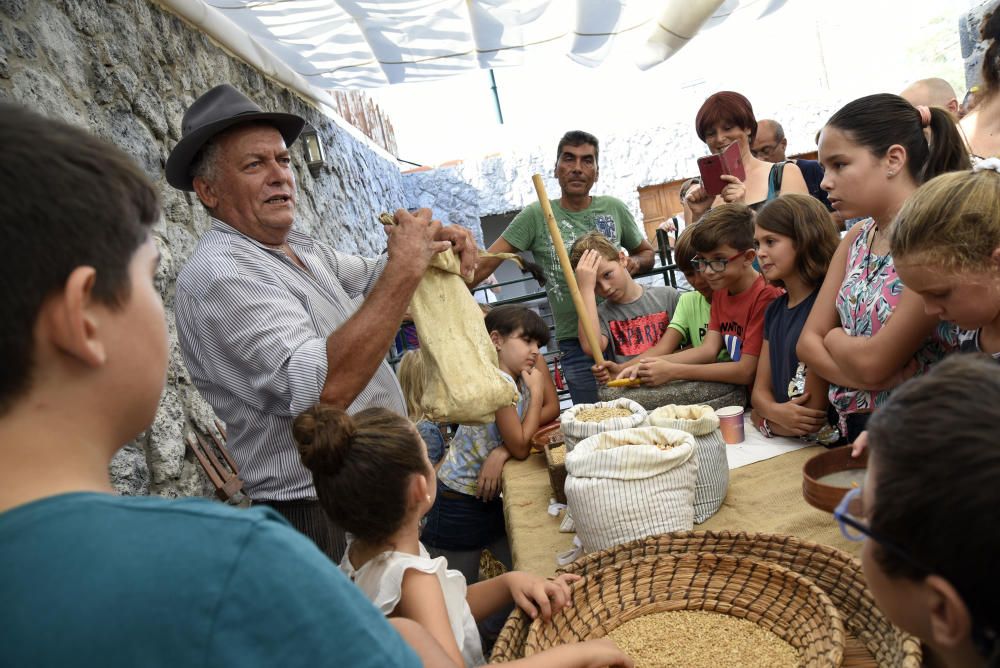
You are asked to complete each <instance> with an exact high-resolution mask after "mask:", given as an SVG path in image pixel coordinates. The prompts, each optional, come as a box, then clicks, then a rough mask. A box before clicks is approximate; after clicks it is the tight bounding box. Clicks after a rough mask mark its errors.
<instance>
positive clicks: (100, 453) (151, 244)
mask: <svg viewBox="0 0 1000 668" xmlns="http://www.w3.org/2000/svg"><path fill="white" fill-rule="evenodd" d="M0 145H2V146H3V147H4V158H5V160H4V161H3V162H2V163H0V189H2V191H3V192H2V194H3V199H4V201H5V204H4V206H3V208H2V209H0V226H2V229H3V230H4V233H5V235H6V237H7V242H8V245H9V246H10V248H16V249H17V251H16V252H13V253H8V254H7V257H6V258H5V261H4V262H2V263H0V284H2V285H5V286H15V285H16V286H17V289H16V290H13V289H12V290H5V291H4V294H3V296H2V297H0V322H3V328H4V332H3V346H2V347H0V356H2V357H0V368H3V370H4V372H3V374H2V378H0V546H2V548H0V592H3V594H2V600H3V603H2V605H0V647H3V656H4V662H5V664H9V665H12V666H56V665H95V666H112V667H114V666H171V667H172V666H206V667H208V666H235V665H240V666H296V665H297V666H316V665H351V666H355V665H362V666H372V667H375V666H419V665H420V659H419V658H418V656H417V655H416V654H414V652H413V651H412V650H411V649H410V648H409V647H408V646H407V645H406V643H404V642H403V640H402V638H401V637H400V635H399V634H398V633H396V632H395V631H394V630H393V629H392V628H391V627H390V624H389V623H388V622H386V620H385V619H384V618H383V617H382V615H381V614H380V613H379V612H378V611H377V610H376V609H375V608H374V607H373V606H372V605H371V604H370V603H369V602H368V601H367V600H365V598H364V597H363V595H362V594H361V592H360V591H358V590H357V589H356V588H355V587H354V586H353V585H352V584H351V583H350V582H349V581H348V580H347V579H346V578H345V577H344V576H343V575H342V574H341V573H340V571H339V570H338V569H337V567H336V566H335V565H334V564H333V563H331V562H330V560H329V559H327V558H326V556H324V555H323V554H322V553H321V552H320V551H319V550H318V549H317V548H316V547H315V546H314V545H313V544H312V543H311V542H310V541H309V539H307V538H306V537H305V536H303V535H301V534H299V533H298V532H296V531H294V530H293V529H292V528H291V527H290V526H289V525H288V524H287V523H286V522H285V521H284V520H283V519H282V518H281V517H280V516H279V515H278V514H277V513H276V512H274V511H272V510H270V509H266V508H263V509H256V508H255V509H250V510H238V509H235V508H231V507H228V506H225V505H223V504H220V503H215V502H210V501H207V500H205V499H186V500H180V501H178V500H168V499H164V498H160V497H142V498H136V497H131V498H130V497H121V496H117V495H115V493H114V489H113V488H112V485H111V480H110V476H109V472H108V466H109V464H110V462H111V459H112V457H113V456H114V454H115V452H116V451H117V450H118V449H119V448H120V447H121V445H122V444H124V443H128V442H129V441H131V440H132V439H133V438H135V437H136V436H137V435H138V434H139V433H140V432H142V431H144V430H145V429H146V428H148V427H149V425H150V423H151V422H152V420H153V416H154V415H155V413H156V408H157V405H158V403H159V399H160V394H161V393H162V391H163V385H164V380H165V377H166V370H167V360H168V355H167V351H168V348H167V325H166V322H165V320H164V313H163V304H162V302H161V301H160V295H159V293H158V291H157V288H156V286H155V283H154V277H155V276H156V274H157V273H158V272H157V267H158V264H159V260H160V254H159V251H158V250H157V245H156V243H155V241H154V238H153V236H152V234H151V229H152V226H153V225H154V224H155V223H157V222H158V221H159V220H160V207H159V202H158V197H157V189H156V187H155V186H154V185H153V184H152V183H151V182H150V181H149V179H148V178H147V177H146V176H145V174H144V173H143V172H142V171H141V170H140V169H139V168H138V167H137V166H136V165H135V164H134V163H133V162H132V161H131V159H130V158H129V157H128V156H127V155H125V154H124V153H123V152H122V151H121V150H119V149H118V148H116V147H115V146H113V145H111V144H108V143H106V142H104V141H102V140H99V139H97V138H95V137H93V136H91V135H89V134H87V133H85V132H84V131H82V130H80V129H78V128H75V127H72V126H70V125H67V124H65V123H62V122H57V121H51V120H47V119H45V118H43V117H41V116H38V115H36V114H34V113H32V112H29V111H27V110H25V109H23V108H21V107H18V106H15V105H10V104H0ZM53 195H58V196H57V197H56V196H53ZM397 628H399V629H400V630H401V631H402V632H404V633H405V634H406V635H407V637H408V638H412V642H414V643H417V644H418V645H419V646H420V647H421V650H420V651H421V653H422V656H427V657H429V659H430V661H431V662H437V661H438V659H440V658H441V654H440V652H441V650H440V648H439V647H437V646H436V644H435V645H430V644H425V643H426V641H427V640H428V637H427V634H426V632H424V631H423V630H422V629H420V627H418V626H416V625H412V624H409V623H403V624H399V625H398V626H397ZM424 652H429V653H430V654H426V655H424V654H423V653H424ZM435 652H436V653H435Z"/></svg>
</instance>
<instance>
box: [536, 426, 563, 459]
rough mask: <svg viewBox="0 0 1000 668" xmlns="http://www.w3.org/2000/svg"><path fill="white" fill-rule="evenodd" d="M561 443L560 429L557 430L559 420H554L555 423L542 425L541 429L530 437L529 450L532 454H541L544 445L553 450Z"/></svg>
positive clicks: (561, 434)
mask: <svg viewBox="0 0 1000 668" xmlns="http://www.w3.org/2000/svg"><path fill="white" fill-rule="evenodd" d="M563 441H564V439H563V433H562V429H560V428H559V420H556V421H555V422H550V423H548V424H547V425H543V426H542V428H541V429H539V430H538V431H536V432H535V435H534V436H532V437H531V450H532V451H533V452H541V451H542V450H543V449H544V448H545V446H546V445H548V446H549V447H553V448H554V447H556V446H557V445H561V444H562V443H563Z"/></svg>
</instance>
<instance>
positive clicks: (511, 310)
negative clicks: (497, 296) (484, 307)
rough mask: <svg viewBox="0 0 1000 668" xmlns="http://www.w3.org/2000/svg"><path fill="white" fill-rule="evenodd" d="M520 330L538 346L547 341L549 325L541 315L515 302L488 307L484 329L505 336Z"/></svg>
mask: <svg viewBox="0 0 1000 668" xmlns="http://www.w3.org/2000/svg"><path fill="white" fill-rule="evenodd" d="M517 330H521V335H522V336H524V337H527V338H529V339H531V340H532V341H535V342H536V343H538V345H539V347H541V346H544V345H545V344H547V343H548V342H549V326H548V325H546V324H545V321H544V320H542V317H541V316H540V315H538V314H537V313H535V312H534V311H532V310H531V309H530V308H526V307H524V306H518V305H517V304H504V305H503V306H496V307H494V308H492V309H490V312H489V313H487V314H486V331H487V332H497V333H499V334H500V336H503V337H507V336H510V335H511V334H514V333H515V332H517Z"/></svg>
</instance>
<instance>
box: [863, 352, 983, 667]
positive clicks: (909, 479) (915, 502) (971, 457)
mask: <svg viewBox="0 0 1000 668" xmlns="http://www.w3.org/2000/svg"><path fill="white" fill-rule="evenodd" d="M998 422H1000V366H997V363H996V362H995V361H994V360H992V359H991V358H989V357H987V356H986V355H979V354H970V353H965V354H955V355H952V356H950V357H948V358H946V359H945V360H944V361H942V362H941V363H939V364H938V365H937V366H935V367H934V368H933V369H932V370H931V371H930V373H928V374H927V375H925V376H921V377H918V378H915V379H913V380H910V381H908V382H906V383H904V384H903V385H901V386H900V387H899V388H897V389H896V390H894V391H893V393H892V394H891V395H890V397H889V400H888V402H886V404H885V405H884V406H882V407H880V408H879V409H878V410H877V411H875V412H874V413H873V414H872V417H871V419H870V420H869V422H868V441H869V444H870V448H871V457H872V458H873V461H874V463H875V479H876V482H875V485H876V492H875V507H874V508H873V509H869V511H868V516H869V519H870V521H871V530H872V532H873V533H874V534H876V535H878V536H879V537H881V538H883V539H884V540H886V541H888V542H891V543H893V544H894V545H895V546H897V547H899V548H901V549H903V550H905V551H906V552H907V553H908V554H909V555H910V557H911V558H912V559H913V561H915V562H916V563H918V564H923V565H924V566H925V567H926V568H927V569H929V571H927V572H924V571H921V570H919V569H918V568H917V567H916V566H914V565H912V564H910V563H909V562H907V561H906V560H904V559H901V558H900V557H899V556H897V555H895V554H894V553H893V552H892V551H890V550H887V549H883V548H882V547H881V546H879V547H878V549H876V550H875V557H876V559H877V560H878V562H879V564H880V565H881V566H882V568H883V570H885V572H886V573H887V574H889V575H890V576H893V577H905V578H910V579H914V580H920V579H922V578H924V577H926V576H927V575H930V574H936V575H940V576H941V577H943V578H944V579H946V580H947V581H948V582H950V583H951V585H952V586H953V587H955V589H956V590H957V591H958V592H959V593H960V594H961V596H962V600H963V601H964V602H965V605H966V606H967V607H968V608H969V612H970V613H971V615H972V617H973V619H974V620H975V621H976V623H977V624H978V625H979V627H980V633H981V632H982V631H983V630H984V629H993V630H1000V607H998V606H997V604H996V602H997V601H998V600H1000V579H998V578H997V577H996V559H997V553H998V551H1000V534H998V533H997V531H996V528H997V526H1000V484H998V482H997V481H1000V448H998V447H997V443H996V440H997V438H996V433H997V432H996V429H997V423H998ZM876 545H877V542H876ZM975 639H976V638H975V636H974V640H975ZM980 644H982V643H980ZM981 649H982V648H981ZM986 652H987V654H989V653H991V652H994V650H992V649H986ZM994 659H995V657H994ZM994 665H996V664H994Z"/></svg>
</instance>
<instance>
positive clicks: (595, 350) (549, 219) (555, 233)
mask: <svg viewBox="0 0 1000 668" xmlns="http://www.w3.org/2000/svg"><path fill="white" fill-rule="evenodd" d="M531 181H532V182H533V183H534V184H535V192H536V193H537V194H538V203H539V204H541V205H542V213H543V214H545V224H546V225H548V227H549V235H550V236H551V237H552V245H553V246H555V249H556V255H558V256H559V264H560V265H561V266H562V271H563V276H564V277H565V278H566V285H567V286H568V287H569V294H570V297H572V298H573V306H575V307H576V316H577V318H579V319H580V325H581V326H582V327H583V335H584V336H585V337H586V339H587V344H588V345H590V352H591V357H593V358H594V361H595V362H597V363H598V364H603V363H604V355H603V354H602V353H601V340H600V339H599V338H598V337H597V333H596V332H595V331H594V330H593V328H592V327H591V326H590V319H589V318H588V317H587V307H586V306H584V304H583V296H582V295H580V287H579V286H578V285H577V284H576V274H574V273H573V265H571V264H570V263H569V253H567V252H566V246H564V245H563V240H562V234H560V233H559V226H558V225H557V224H556V217H555V216H554V215H552V205H551V204H549V196H548V194H547V193H546V192H545V181H543V180H542V175H541V174H535V175H534V176H532V177H531Z"/></svg>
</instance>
